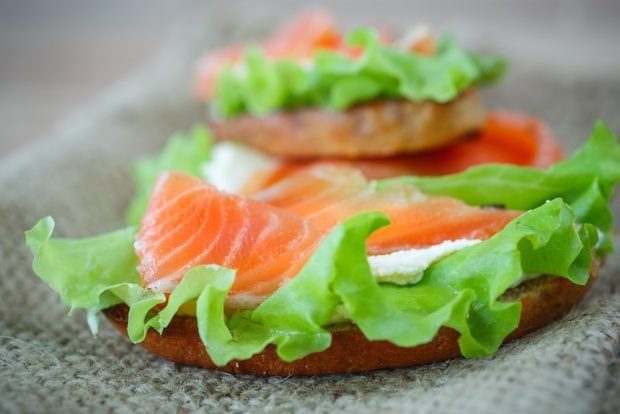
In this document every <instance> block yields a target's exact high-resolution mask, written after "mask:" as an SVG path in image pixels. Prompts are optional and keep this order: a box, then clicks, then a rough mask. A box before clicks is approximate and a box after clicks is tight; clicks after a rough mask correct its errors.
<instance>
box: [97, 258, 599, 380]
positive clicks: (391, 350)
mask: <svg viewBox="0 0 620 414" xmlns="http://www.w3.org/2000/svg"><path fill="white" fill-rule="evenodd" d="M595 273H596V271H595V270H593V272H592V276H593V277H591V278H590V282H588V284H587V285H585V286H580V285H575V284H573V283H571V282H569V281H568V280H566V279H562V278H557V277H551V276H542V277H539V278H537V279H534V280H530V281H528V282H525V283H523V284H522V285H520V286H519V287H517V288H514V289H511V290H509V291H508V292H506V294H505V295H504V296H502V298H501V299H502V300H511V301H512V300H519V301H521V303H522V306H523V307H522V312H521V320H520V322H519V326H518V328H517V329H516V330H515V331H514V332H512V333H511V334H510V335H509V336H508V337H507V338H506V340H505V342H507V341H511V340H513V339H516V338H519V337H521V336H523V335H525V334H528V333H530V332H532V331H534V330H536V329H539V328H541V327H543V326H545V325H547V324H549V323H550V322H552V321H553V320H555V319H557V318H559V317H560V316H562V315H563V314H565V313H566V312H568V311H569V310H570V309H571V308H572V307H573V306H574V305H575V304H577V303H578V302H579V301H580V300H581V299H582V298H583V296H584V295H585V293H586V292H587V290H588V288H589V286H590V285H591V282H592V279H593V278H594V276H595ZM104 313H105V315H106V317H107V318H108V320H109V321H110V322H111V323H112V325H113V326H114V327H116V328H117V329H118V330H119V331H120V332H122V333H123V334H125V335H126V334H127V314H128V308H127V306H125V305H118V306H115V307H113V308H110V309H106V310H105V311H104ZM332 334H333V335H332V344H331V346H330V348H328V349H327V350H325V351H322V352H318V353H315V354H310V355H308V356H306V357H304V358H302V359H299V360H297V361H293V362H285V361H283V360H281V359H280V358H279V357H278V356H277V354H276V351H275V347H274V346H268V347H267V348H266V349H265V350H263V351H262V352H260V353H259V354H256V355H254V356H253V357H251V358H250V359H247V360H244V361H232V362H230V363H229V364H227V365H225V366H221V367H220V366H216V365H215V364H214V363H213V362H212V361H211V359H210V358H209V355H208V354H207V352H206V351H205V347H204V344H203V343H202V341H201V340H200V337H199V336H198V328H197V325H196V319H195V318H193V317H185V316H176V317H174V318H173V320H172V322H171V323H170V325H169V326H168V327H167V328H166V329H165V330H164V332H163V334H162V335H160V334H158V333H157V332H155V331H153V330H149V331H148V333H147V335H146V338H145V340H144V341H143V342H142V343H141V345H142V346H143V347H144V348H146V349H147V350H148V351H150V352H152V353H153V354H155V355H158V356H161V357H163V358H166V359H169V360H171V361H174V362H176V363H179V364H183V365H194V366H199V367H204V368H210V369H214V370H219V371H224V372H228V373H231V374H253V375H264V376H267V375H273V376H307V375H321V374H337V373H355V372H365V371H374V370H378V369H384V368H397V367H405V366H412V365H423V364H429V363H432V362H437V361H443V360H446V359H450V358H455V357H459V356H460V355H461V353H460V350H459V346H458V342H457V341H458V338H459V333H458V332H457V331H455V330H452V329H450V328H445V327H442V328H441V329H440V330H439V333H438V334H437V335H436V336H435V338H434V339H433V341H431V342H429V343H427V344H424V345H419V346H415V347H411V348H403V347H399V346H396V345H394V344H392V343H390V342H387V341H369V340H368V339H366V337H365V336H364V335H363V334H362V333H361V332H360V331H359V330H358V329H357V328H355V327H354V326H352V325H348V326H345V327H342V326H341V327H339V328H336V329H333V330H332Z"/></svg>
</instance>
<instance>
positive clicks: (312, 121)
mask: <svg viewBox="0 0 620 414" xmlns="http://www.w3.org/2000/svg"><path fill="white" fill-rule="evenodd" d="M483 125H484V108H483V106H482V103H481V101H480V99H479V98H478V95H477V94H476V92H475V91H473V90H472V91H468V92H465V93H463V94H462V95H461V96H459V97H458V98H455V99H454V100H452V101H450V102H447V103H436V102H432V101H424V102H411V101H407V100H383V101H373V102H369V103H364V104H360V105H357V106H354V107H352V108H350V109H348V110H346V111H342V112H336V111H330V110H327V109H322V108H303V109H297V110H291V111H282V112H276V113H273V114H269V115H265V116H252V115H242V116H239V117H237V118H233V119H231V120H215V119H211V120H209V126H210V127H211V129H212V131H213V133H214V135H215V138H216V139H217V140H220V141H224V140H233V141H237V142H241V143H243V144H247V145H250V146H252V147H254V148H257V149H260V150H262V151H264V152H266V153H269V154H273V155H277V156H281V157H286V158H308V157H345V158H353V157H383V156H389V155H394V154H403V153H417V152H423V151H428V150H431V149H435V148H438V147H441V146H444V145H446V144H449V143H451V142H453V141H456V140H458V139H461V138H463V137H464V136H468V135H470V134H474V133H476V132H478V131H480V130H481V129H482V127H483Z"/></svg>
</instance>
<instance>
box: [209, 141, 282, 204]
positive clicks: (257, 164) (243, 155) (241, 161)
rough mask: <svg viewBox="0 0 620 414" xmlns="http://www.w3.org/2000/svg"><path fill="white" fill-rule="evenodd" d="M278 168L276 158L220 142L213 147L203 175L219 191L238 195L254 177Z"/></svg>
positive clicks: (233, 144) (233, 143) (237, 144)
mask: <svg viewBox="0 0 620 414" xmlns="http://www.w3.org/2000/svg"><path fill="white" fill-rule="evenodd" d="M276 166H277V161H276V160H275V159H274V158H272V157H270V156H268V155H265V154H263V153H261V152H260V151H257V150H254V149H252V148H250V147H248V146H246V145H243V144H239V143H236V142H220V143H218V144H216V145H215V146H214V147H213V152H212V156H211V160H209V161H208V162H207V163H205V164H204V165H203V166H202V174H203V175H204V177H205V178H206V179H207V181H209V182H210V183H211V184H213V185H214V186H215V187H217V188H218V189H219V190H222V191H226V192H228V193H233V194H238V193H240V192H241V191H242V189H243V187H244V186H245V185H246V184H247V183H248V181H249V180H250V179H251V178H252V177H253V176H255V175H256V174H260V173H261V172H266V171H269V170H271V169H274V168H275V167H276Z"/></svg>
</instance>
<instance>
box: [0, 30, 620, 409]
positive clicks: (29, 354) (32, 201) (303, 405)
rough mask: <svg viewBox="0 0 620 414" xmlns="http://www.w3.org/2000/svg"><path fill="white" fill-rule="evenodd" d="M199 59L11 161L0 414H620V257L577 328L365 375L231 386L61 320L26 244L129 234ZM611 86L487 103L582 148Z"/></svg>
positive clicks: (512, 88)
mask: <svg viewBox="0 0 620 414" xmlns="http://www.w3.org/2000/svg"><path fill="white" fill-rule="evenodd" d="M224 29H225V28H222V27H219V29H218V35H219V36H226V35H227V32H226V30H224ZM192 38H193V37H192ZM210 41H217V38H215V40H214V38H210ZM194 44H195V43H194V42H177V43H175V44H173V45H172V47H170V49H169V50H168V51H167V52H165V53H164V54H163V55H162V56H160V57H159V58H158V59H157V60H156V61H155V62H153V63H151V64H150V65H148V67H147V68H145V69H144V70H142V71H140V72H139V73H137V74H135V75H134V76H132V77H131V78H129V79H128V80H127V81H125V82H123V83H121V84H120V85H118V86H117V87H116V88H114V90H113V91H112V92H111V93H109V94H108V95H107V96H105V97H104V98H102V99H100V100H98V101H97V102H95V103H93V105H91V106H89V107H88V108H86V109H84V110H82V111H81V112H79V113H77V114H76V115H75V116H73V117H72V118H70V119H68V120H67V121H66V122H65V123H64V124H63V125H61V126H59V127H58V128H57V130H56V131H55V132H54V133H53V134H52V135H53V136H51V137H49V138H48V139H46V140H44V141H40V142H38V143H36V145H33V146H32V147H30V148H27V149H25V150H23V151H22V152H20V153H17V154H15V155H12V156H11V157H9V158H6V159H4V160H2V161H1V164H0V189H1V197H0V226H1V227H0V228H1V233H0V235H1V237H0V252H1V254H0V258H1V259H0V296H1V297H0V412H59V413H60V412H62V413H64V412H89V413H98V412H119V413H132V412H180V413H184V412H194V411H198V412H257V411H266V412H280V411H282V412H291V411H301V412H303V411H318V412H332V411H334V412H340V411H345V412H390V411H395V412H400V411H419V412H458V413H466V412H477V413H499V412H527V413H551V412H571V413H586V412H607V413H616V412H620V365H619V360H618V354H619V351H620V274H618V273H620V260H619V259H618V257H611V258H609V260H608V261H607V263H606V267H605V269H604V271H603V272H602V274H601V276H600V279H599V280H598V281H597V282H596V284H595V286H594V289H593V291H592V292H591V294H589V295H588V297H587V299H586V301H585V302H584V303H582V304H581V305H579V306H578V307H577V308H576V309H574V310H573V311H572V312H571V313H570V314H569V315H568V316H566V317H565V318H563V319H562V320H561V321H558V322H557V323H554V324H552V325H551V326H549V327H547V328H545V329H543V330H542V331H540V332H537V333H535V334H533V335H530V336H528V337H526V338H524V339H522V340H519V341H517V342H514V343H511V344H509V345H506V346H504V347H503V348H502V349H501V350H500V351H499V352H498V353H497V354H496V355H495V356H493V357H491V358H485V359H478V360H462V359H457V360H452V361H448V362H445V363H439V364H434V365H430V366H425V367H418V368H407V369H398V370H390V371H382V372H377V373H372V374H366V375H353V376H351V375H347V376H328V377H314V378H254V377H233V376H230V375H226V374H220V373H216V372H210V371H207V370H202V369H195V368H189V367H182V366H177V365H175V364H172V363H170V362H167V361H164V360H161V359H158V358H156V357H154V356H151V355H150V354H148V353H146V352H145V351H143V350H142V349H141V348H140V347H138V346H134V345H131V344H130V343H129V342H128V340H127V339H125V338H123V337H121V336H120V335H119V334H117V333H116V332H115V331H113V330H112V329H111V328H110V327H109V326H108V325H107V324H106V323H103V327H102V332H101V334H100V337H99V338H96V339H95V338H93V337H92V336H91V335H90V333H89V331H88V329H87V327H86V323H85V321H84V318H83V316H84V315H83V314H80V313H79V312H78V314H77V315H76V316H74V317H72V318H68V317H66V309H65V308H64V307H63V306H62V305H61V304H60V302H59V299H58V297H57V295H56V294H54V293H53V292H52V291H51V290H50V289H49V288H48V287H47V286H45V285H44V284H43V283H42V282H40V281H39V280H38V279H37V278H36V277H35V276H34V275H33V273H32V271H31V270H30V260H31V257H30V255H29V253H28V252H27V250H26V248H25V247H24V243H23V231H24V230H25V229H27V228H29V227H30V226H32V225H33V224H34V223H35V222H36V220H37V219H38V218H40V217H42V216H44V215H53V216H54V217H55V218H56V221H57V234H58V235H60V236H76V237H79V236H87V235H93V234H97V233H99V232H103V231H108V230H112V229H115V228H118V227H120V226H122V225H123V220H122V213H123V210H124V208H125V207H126V204H127V201H128V199H129V198H130V196H131V194H132V191H133V189H132V185H131V182H130V180H129V166H130V164H131V162H132V160H134V159H136V157H138V156H140V155H142V154H146V153H149V152H152V151H155V150H156V149H158V148H160V147H161V145H162V143H163V142H164V140H165V139H166V137H167V136H168V134H169V133H171V132H172V131H175V130H177V129H183V128H187V127H188V126H190V125H191V124H192V123H194V122H195V121H196V120H198V119H200V117H201V114H202V109H201V108H200V106H198V105H196V104H195V103H192V101H191V99H190V97H189V93H188V90H189V85H188V81H187V80H188V78H187V74H188V73H189V70H190V67H191V62H192V61H193V59H194V58H195V56H196V50H197V48H196V47H194V46H193V45H194ZM202 45H203V46H204V45H205V43H203V44H202ZM616 69H617V68H616ZM609 73H610V75H609V76H608V77H596V78H594V77H592V78H587V77H583V76H581V75H579V76H576V75H573V74H571V73H569V72H566V73H548V72H545V71H544V70H536V71H534V70H532V69H531V68H530V69H528V68H526V67H524V66H521V67H519V66H517V67H516V68H515V70H514V71H513V72H512V74H511V76H510V78H509V79H508V80H507V82H506V83H505V84H504V85H503V86H501V87H498V88H496V89H495V90H494V91H492V92H490V93H488V95H487V98H488V102H490V103H491V104H492V105H493V104H495V105H504V106H505V105H508V106H510V107H513V108H521V109H524V110H527V111H530V112H534V113H538V114H541V115H542V116H544V117H545V118H546V119H547V120H548V121H549V123H550V124H551V126H552V128H553V129H554V131H555V132H556V133H557V134H558V135H559V136H560V137H561V138H562V139H563V140H564V141H565V143H566V145H567V146H568V147H569V148H574V147H575V146H577V145H578V144H579V143H580V142H581V141H583V139H584V138H585V137H586V135H587V133H588V131H589V129H590V127H591V124H592V122H593V121H594V120H595V119H596V118H598V117H601V118H604V119H606V120H607V121H608V122H609V123H610V125H611V126H612V128H614V129H615V130H616V131H618V129H619V127H620V118H617V110H618V109H619V105H618V103H619V99H620V98H619V97H620V78H619V77H618V75H617V74H614V72H613V71H610V72H609ZM615 73H617V71H616V72H615ZM618 210H619V209H618V208H617V207H616V208H615V211H616V214H619V213H620V211H618Z"/></svg>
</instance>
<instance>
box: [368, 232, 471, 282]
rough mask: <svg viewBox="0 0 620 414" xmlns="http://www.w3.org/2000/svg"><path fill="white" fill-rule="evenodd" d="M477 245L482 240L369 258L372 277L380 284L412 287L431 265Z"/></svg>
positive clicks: (444, 244)
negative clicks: (387, 283) (386, 283)
mask: <svg viewBox="0 0 620 414" xmlns="http://www.w3.org/2000/svg"><path fill="white" fill-rule="evenodd" d="M477 243H480V240H468V239H460V240H446V241H444V242H442V243H440V244H436V245H434V246H431V247H426V248H423V249H407V250H400V251H397V252H394V253H390V254H384V255H380V256H369V257H368V263H369V264H370V270H371V271H372V275H373V276H374V277H375V279H376V280H377V281H378V282H389V283H395V284H397V285H411V284H414V283H417V282H419V281H420V279H422V275H423V274H424V271H425V270H426V269H428V267H429V266H430V265H431V264H433V263H435V262H437V261H438V260H440V259H443V258H444V257H446V256H448V255H449V254H452V253H454V252H456V251H458V250H461V249H463V248H465V247H469V246H473V245H474V244H477Z"/></svg>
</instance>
